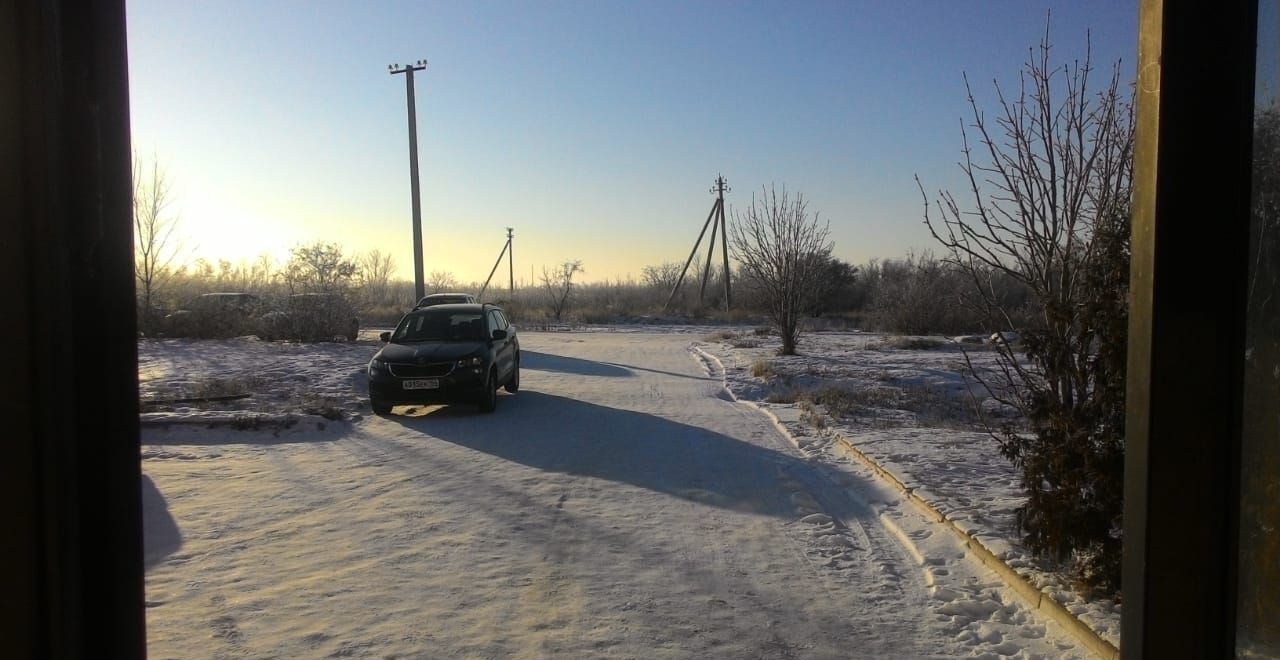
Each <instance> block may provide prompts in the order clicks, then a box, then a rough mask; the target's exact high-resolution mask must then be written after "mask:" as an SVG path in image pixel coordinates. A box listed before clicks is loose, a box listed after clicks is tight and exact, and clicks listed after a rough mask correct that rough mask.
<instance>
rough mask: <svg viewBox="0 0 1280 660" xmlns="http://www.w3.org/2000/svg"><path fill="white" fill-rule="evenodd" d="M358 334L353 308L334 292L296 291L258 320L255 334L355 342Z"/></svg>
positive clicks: (264, 336) (308, 340) (294, 338)
mask: <svg viewBox="0 0 1280 660" xmlns="http://www.w3.org/2000/svg"><path fill="white" fill-rule="evenodd" d="M359 336H360V319H358V318H357V317H356V311H355V308H353V307H352V306H351V303H350V302H348V301H347V299H346V298H344V297H343V296H342V295H340V294H337V293H295V294H293V295H291V296H289V297H288V298H287V299H286V300H285V304H284V307H283V308H282V309H277V310H274V311H270V312H267V313H266V314H263V315H262V317H261V318H260V319H259V321H258V337H259V338H260V339H263V340H266V341H272V340H276V339H288V340H292V341H303V342H314V341H333V340H335V339H343V340H346V341H355V340H356V338H357V337H359Z"/></svg>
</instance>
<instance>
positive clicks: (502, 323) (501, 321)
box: [490, 309, 511, 330]
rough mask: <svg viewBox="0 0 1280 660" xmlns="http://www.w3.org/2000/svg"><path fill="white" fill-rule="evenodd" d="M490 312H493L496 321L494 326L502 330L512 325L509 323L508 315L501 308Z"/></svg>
mask: <svg viewBox="0 0 1280 660" xmlns="http://www.w3.org/2000/svg"><path fill="white" fill-rule="evenodd" d="M490 314H493V319H494V321H495V323H494V326H493V327H495V328H498V329H500V330H506V329H508V328H510V327H511V324H510V323H507V317H506V316H505V315H503V313H502V311H501V310H497V309H495V310H493V311H492V312H490Z"/></svg>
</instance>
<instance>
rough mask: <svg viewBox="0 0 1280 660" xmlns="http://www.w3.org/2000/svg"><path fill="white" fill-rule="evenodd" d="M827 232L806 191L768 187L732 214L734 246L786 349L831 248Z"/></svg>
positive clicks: (791, 348) (791, 347) (792, 346)
mask: <svg viewBox="0 0 1280 660" xmlns="http://www.w3.org/2000/svg"><path fill="white" fill-rule="evenodd" d="M829 234H830V228H829V226H828V225H827V224H826V223H823V224H819V222H818V216H817V214H814V215H813V216H812V217H810V215H809V204H808V202H807V201H806V200H805V199H804V196H803V195H801V194H799V193H797V194H796V195H795V197H794V198H792V197H791V196H790V195H788V193H787V190H786V188H783V189H782V192H781V194H779V192H778V191H777V189H776V188H772V187H770V188H765V189H764V190H763V191H762V193H761V195H760V197H756V196H755V195H752V197H751V205H750V206H749V207H747V210H746V212H745V213H741V214H739V213H735V214H734V223H733V225H732V227H731V228H730V236H731V237H732V243H733V248H734V252H735V254H736V256H737V258H738V261H739V263H741V264H742V270H743V274H744V276H745V278H746V279H748V280H750V282H751V283H752V284H753V285H754V286H755V287H758V290H759V293H760V298H761V301H762V302H763V303H764V307H765V309H766V313H767V314H768V315H769V318H770V319H771V320H772V321H773V323H774V325H775V326H776V328H777V330H778V334H779V336H781V337H782V348H781V350H780V351H779V353H780V354H782V355H795V352H796V339H797V334H798V333H797V324H798V322H799V320H800V316H801V314H802V312H803V311H804V310H805V309H806V307H808V306H809V304H810V302H811V296H812V295H813V294H814V292H815V291H817V290H818V289H819V287H818V280H819V278H820V277H821V275H822V273H823V272H824V270H823V267H824V265H825V264H826V260H827V259H828V258H829V257H830V254H831V248H832V244H831V243H830V242H829V241H828V240H827V237H828V235H829Z"/></svg>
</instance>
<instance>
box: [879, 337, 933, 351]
mask: <svg viewBox="0 0 1280 660" xmlns="http://www.w3.org/2000/svg"><path fill="white" fill-rule="evenodd" d="M950 344H951V342H949V341H946V340H943V339H935V338H933V337H905V336H897V337H888V338H885V339H884V340H882V341H879V342H876V343H874V344H870V345H868V346H867V348H871V349H878V350H884V349H893V350H899V351H932V350H937V349H939V348H945V347H947V346H949V345H950Z"/></svg>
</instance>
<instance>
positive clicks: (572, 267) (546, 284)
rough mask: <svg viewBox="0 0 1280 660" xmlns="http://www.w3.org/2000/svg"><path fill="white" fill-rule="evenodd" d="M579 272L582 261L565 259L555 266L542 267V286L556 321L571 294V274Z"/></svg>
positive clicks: (563, 310)
mask: <svg viewBox="0 0 1280 660" xmlns="http://www.w3.org/2000/svg"><path fill="white" fill-rule="evenodd" d="M581 272H583V271H582V262H581V261H577V260H575V261H566V262H564V263H562V264H560V265H559V266H556V267H555V268H547V267H546V266H543V267H542V287H543V290H544V291H545V292H546V297H547V302H548V304H550V306H551V314H552V316H554V317H555V320H556V321H560V320H561V317H562V316H563V315H564V312H565V310H567V309H568V308H569V303H570V299H571V298H572V296H573V276H574V275H577V274H578V273H581Z"/></svg>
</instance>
